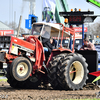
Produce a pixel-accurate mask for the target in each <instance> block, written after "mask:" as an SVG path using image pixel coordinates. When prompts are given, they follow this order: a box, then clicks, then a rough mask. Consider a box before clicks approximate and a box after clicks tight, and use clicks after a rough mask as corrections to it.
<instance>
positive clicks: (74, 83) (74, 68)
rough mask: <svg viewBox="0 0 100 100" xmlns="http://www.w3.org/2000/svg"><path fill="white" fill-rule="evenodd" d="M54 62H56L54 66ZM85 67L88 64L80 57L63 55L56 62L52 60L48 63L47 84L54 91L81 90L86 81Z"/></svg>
mask: <svg viewBox="0 0 100 100" xmlns="http://www.w3.org/2000/svg"><path fill="white" fill-rule="evenodd" d="M57 56H58V55H57ZM54 62H56V63H55V65H54ZM87 66H88V64H87V63H86V60H85V58H84V57H83V56H82V55H80V54H75V53H70V54H64V56H61V57H57V58H56V60H54V59H53V60H52V61H51V62H50V64H49V67H48V70H49V73H48V74H49V75H48V76H49V82H50V83H51V85H52V87H53V88H55V89H65V90H68V89H72V90H79V89H82V88H83V86H84V85H86V80H87V79H88V77H87V76H88V69H87ZM54 69H55V70H54Z"/></svg>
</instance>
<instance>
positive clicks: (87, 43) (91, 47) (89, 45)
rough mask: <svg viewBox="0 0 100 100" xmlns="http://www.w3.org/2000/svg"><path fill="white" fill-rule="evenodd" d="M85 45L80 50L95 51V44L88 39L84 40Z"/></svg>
mask: <svg viewBox="0 0 100 100" xmlns="http://www.w3.org/2000/svg"><path fill="white" fill-rule="evenodd" d="M83 43H84V45H83V46H82V47H81V48H80V50H95V46H94V44H92V43H91V42H90V41H89V39H88V38H87V37H86V38H84V40H83Z"/></svg>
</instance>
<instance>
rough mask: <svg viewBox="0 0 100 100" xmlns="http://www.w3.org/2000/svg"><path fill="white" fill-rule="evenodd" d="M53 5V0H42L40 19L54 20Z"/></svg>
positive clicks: (54, 2) (54, 4) (54, 3)
mask: <svg viewBox="0 0 100 100" xmlns="http://www.w3.org/2000/svg"><path fill="white" fill-rule="evenodd" d="M55 6H56V1H55V0H43V11H42V21H44V22H54V15H55Z"/></svg>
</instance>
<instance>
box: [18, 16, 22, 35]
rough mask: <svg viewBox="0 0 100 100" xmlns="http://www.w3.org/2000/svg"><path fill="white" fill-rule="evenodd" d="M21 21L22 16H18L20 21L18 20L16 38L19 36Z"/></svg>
mask: <svg viewBox="0 0 100 100" xmlns="http://www.w3.org/2000/svg"><path fill="white" fill-rule="evenodd" d="M21 20H22V16H20V20H19V25H18V31H17V37H18V36H19V31H20V25H21Z"/></svg>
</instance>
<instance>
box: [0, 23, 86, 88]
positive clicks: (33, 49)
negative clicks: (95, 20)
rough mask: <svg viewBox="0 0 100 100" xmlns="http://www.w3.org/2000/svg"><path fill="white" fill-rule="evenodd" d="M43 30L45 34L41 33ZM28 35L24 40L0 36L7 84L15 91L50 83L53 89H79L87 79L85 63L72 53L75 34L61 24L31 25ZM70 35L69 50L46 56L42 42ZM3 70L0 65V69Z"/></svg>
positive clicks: (59, 48) (0, 54)
mask: <svg viewBox="0 0 100 100" xmlns="http://www.w3.org/2000/svg"><path fill="white" fill-rule="evenodd" d="M44 29H45V31H46V33H47V34H43V32H42V31H43V30H44ZM31 33H32V34H31V36H27V37H25V40H21V39H19V38H16V37H13V36H0V48H1V51H0V65H2V64H3V63H7V75H6V77H7V79H8V80H7V81H8V83H9V84H10V86H11V87H14V88H37V87H38V86H39V85H41V83H44V84H45V83H50V84H51V86H52V87H53V88H54V89H65V90H67V89H73V90H78V89H82V88H83V86H84V85H85V84H86V80H87V79H88V69H87V67H88V64H87V63H86V59H85V58H84V57H83V56H82V55H81V54H79V53H74V40H75V32H74V29H72V28H67V27H65V26H64V25H63V24H53V23H34V24H33V26H32V32H31ZM37 35H39V36H40V37H44V38H50V36H51V37H55V36H56V37H57V36H58V41H57V43H58V42H59V38H61V41H62V40H63V37H70V36H73V37H74V39H73V45H72V50H71V49H69V46H68V47H67V48H64V47H62V42H61V45H60V46H58V45H57V48H56V49H53V50H52V52H51V54H49V56H46V55H45V53H44V49H43V44H42V42H41V40H39V39H38V38H37ZM0 68H1V69H2V68H3V66H0Z"/></svg>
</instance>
